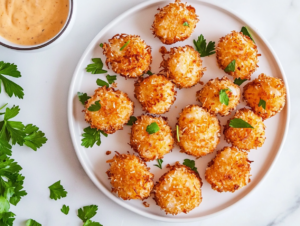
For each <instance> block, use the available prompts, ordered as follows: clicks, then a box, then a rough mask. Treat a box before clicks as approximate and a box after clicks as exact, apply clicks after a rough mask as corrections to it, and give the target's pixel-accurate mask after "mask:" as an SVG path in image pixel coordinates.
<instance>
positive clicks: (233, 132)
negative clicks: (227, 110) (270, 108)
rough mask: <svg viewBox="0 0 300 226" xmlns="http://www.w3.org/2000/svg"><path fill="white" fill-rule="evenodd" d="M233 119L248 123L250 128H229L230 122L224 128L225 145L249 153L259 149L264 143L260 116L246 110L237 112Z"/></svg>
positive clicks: (263, 129) (263, 131)
mask: <svg viewBox="0 0 300 226" xmlns="http://www.w3.org/2000/svg"><path fill="white" fill-rule="evenodd" d="M233 118H240V119H243V120H244V121H246V122H248V123H249V124H250V125H251V126H253V127H254V129H251V128H233V127H230V126H229V123H230V120H228V122H227V124H226V125H225V126H224V135H225V140H226V141H227V143H232V145H233V146H236V147H238V148H239V149H243V150H246V151H249V150H250V149H256V148H258V147H261V146H262V145H263V144H264V142H265V139H266V137H265V128H266V127H265V124H264V123H263V120H262V118H261V117H260V116H258V115H256V114H255V113H254V112H253V111H251V110H250V109H247V108H242V109H240V110H238V111H237V112H236V113H235V115H234V116H233Z"/></svg>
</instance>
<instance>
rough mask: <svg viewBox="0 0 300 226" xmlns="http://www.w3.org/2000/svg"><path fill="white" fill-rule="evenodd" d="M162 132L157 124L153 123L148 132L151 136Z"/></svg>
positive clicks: (148, 127) (147, 129)
mask: <svg viewBox="0 0 300 226" xmlns="http://www.w3.org/2000/svg"><path fill="white" fill-rule="evenodd" d="M159 130H160V128H159V126H158V124H157V123H156V122H152V123H151V124H150V125H148V126H147V128H146V131H147V132H148V133H149V134H153V133H156V132H158V131H159Z"/></svg>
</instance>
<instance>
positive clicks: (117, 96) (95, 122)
mask: <svg viewBox="0 0 300 226" xmlns="http://www.w3.org/2000/svg"><path fill="white" fill-rule="evenodd" d="M98 100H100V105H101V108H100V110H99V111H89V110H88V108H89V107H90V106H91V105H93V104H95V102H96V101H98ZM133 110H134V104H133V102H132V101H131V100H130V99H129V97H128V95H127V94H126V93H123V92H122V91H120V90H115V89H114V88H107V87H106V86H103V87H100V88H98V89H96V90H95V94H94V95H93V96H92V97H91V98H90V99H89V100H88V101H87V103H86V104H85V121H87V122H88V123H90V124H91V128H96V129H98V130H102V131H104V132H105V133H108V134H112V133H115V132H116V131H117V130H120V129H123V126H124V124H126V123H127V122H128V121H129V119H130V116H131V115H133Z"/></svg>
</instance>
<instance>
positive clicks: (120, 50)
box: [120, 40, 130, 51]
mask: <svg viewBox="0 0 300 226" xmlns="http://www.w3.org/2000/svg"><path fill="white" fill-rule="evenodd" d="M129 43H130V40H128V41H127V42H126V43H125V44H124V45H123V46H122V47H121V49H120V51H122V50H123V49H124V48H125V47H126V46H127V45H128V44H129Z"/></svg>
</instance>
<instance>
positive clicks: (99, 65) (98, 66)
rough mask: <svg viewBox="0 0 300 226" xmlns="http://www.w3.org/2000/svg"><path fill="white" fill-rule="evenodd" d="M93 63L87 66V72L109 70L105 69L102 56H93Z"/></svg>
mask: <svg viewBox="0 0 300 226" xmlns="http://www.w3.org/2000/svg"><path fill="white" fill-rule="evenodd" d="M92 61H93V62H94V63H93V64H89V65H88V66H87V67H86V71H87V72H91V73H92V74H104V73H106V72H107V71H105V70H103V62H102V60H101V58H93V59H92Z"/></svg>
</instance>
